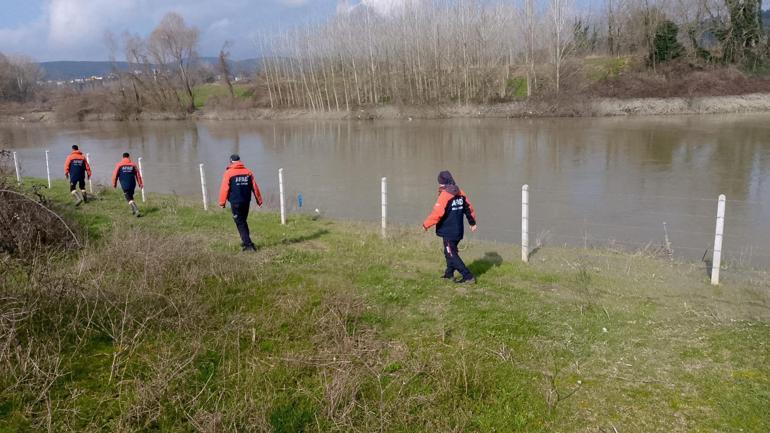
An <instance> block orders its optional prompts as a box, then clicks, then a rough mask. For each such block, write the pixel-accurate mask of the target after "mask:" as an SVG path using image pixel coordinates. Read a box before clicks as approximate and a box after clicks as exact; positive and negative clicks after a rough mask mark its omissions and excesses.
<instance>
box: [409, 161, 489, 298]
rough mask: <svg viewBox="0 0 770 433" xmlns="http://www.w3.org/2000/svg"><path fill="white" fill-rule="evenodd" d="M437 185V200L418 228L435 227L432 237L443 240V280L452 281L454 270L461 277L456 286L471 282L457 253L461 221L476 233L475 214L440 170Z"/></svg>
mask: <svg viewBox="0 0 770 433" xmlns="http://www.w3.org/2000/svg"><path fill="white" fill-rule="evenodd" d="M438 183H439V189H438V200H437V201H436V204H435V206H433V211H432V212H431V213H430V215H429V216H428V218H427V219H426V220H425V222H424V223H423V224H422V228H423V229H425V231H427V230H428V229H429V228H431V227H433V226H436V235H437V236H440V237H441V238H442V239H443V241H444V257H445V258H446V270H445V271H444V276H443V278H446V279H452V278H454V273H455V271H457V272H459V273H460V275H461V276H462V278H461V279H460V280H457V281H456V282H457V283H459V284H466V283H475V282H476V278H475V277H474V276H473V274H472V273H471V271H470V270H469V269H468V267H467V266H465V263H464V262H463V260H462V259H461V258H460V255H459V254H458V245H459V243H460V241H461V240H462V239H463V236H464V234H465V226H464V223H465V221H463V218H467V219H468V224H470V226H471V230H472V231H474V232H475V231H476V228H477V225H476V212H475V211H474V210H473V205H471V202H470V201H469V200H468V196H467V195H466V194H465V192H463V190H461V189H460V188H459V187H458V186H457V185H456V184H455V180H454V178H453V177H452V174H451V173H450V172H448V171H442V172H441V173H439V175H438Z"/></svg>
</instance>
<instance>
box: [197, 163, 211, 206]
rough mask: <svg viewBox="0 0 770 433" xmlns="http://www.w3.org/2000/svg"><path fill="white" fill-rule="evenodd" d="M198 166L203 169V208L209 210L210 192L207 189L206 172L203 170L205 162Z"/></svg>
mask: <svg viewBox="0 0 770 433" xmlns="http://www.w3.org/2000/svg"><path fill="white" fill-rule="evenodd" d="M198 168H199V169H200V171H201V193H202V194H203V210H209V193H208V191H207V190H206V173H205V171H203V164H200V165H199V166H198Z"/></svg>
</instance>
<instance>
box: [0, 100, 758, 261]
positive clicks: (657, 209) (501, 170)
mask: <svg viewBox="0 0 770 433" xmlns="http://www.w3.org/2000/svg"><path fill="white" fill-rule="evenodd" d="M0 140H1V141H0V142H1V143H2V146H0V147H3V148H10V149H14V150H16V151H17V152H18V156H19V160H20V164H21V166H22V171H23V174H24V175H25V176H37V177H45V154H44V152H43V151H44V150H45V149H48V150H50V157H51V165H52V169H53V174H54V176H55V177H56V178H61V177H62V164H63V162H64V159H65V158H66V156H67V153H68V152H69V148H70V146H71V145H72V144H78V145H80V147H81V149H82V150H83V151H84V152H88V153H90V155H91V159H92V165H93V167H94V178H95V180H97V181H99V182H103V183H107V182H109V179H110V176H111V172H112V168H113V167H114V164H115V162H117V161H118V160H119V159H120V155H121V153H122V152H124V151H128V152H130V153H131V154H132V156H133V157H134V159H136V157H139V156H142V157H143V164H144V177H145V180H146V183H147V190H148V191H150V192H160V193H174V194H178V195H182V196H190V197H196V196H198V197H199V196H200V180H199V174H198V164H199V163H204V164H205V167H206V175H207V179H208V185H209V186H208V190H209V196H210V197H211V201H212V202H213V201H215V199H216V198H215V195H216V192H217V190H218V187H219V180H220V178H221V173H222V171H223V169H224V167H225V166H226V164H227V161H228V157H229V155H230V154H231V153H239V154H240V155H241V158H242V160H243V162H244V163H245V164H246V165H247V166H248V167H250V168H252V169H253V170H254V172H255V174H256V178H257V181H258V182H259V183H260V185H261V186H262V187H263V189H264V192H265V194H266V196H268V197H269V203H270V205H271V207H272V206H275V204H276V203H277V199H276V195H277V183H278V174H277V173H278V169H279V168H284V173H285V179H286V190H287V195H288V201H289V203H290V209H291V211H295V212H296V211H302V212H308V211H313V210H314V209H316V208H317V209H319V211H320V212H321V213H322V214H323V215H325V216H328V217H332V218H339V219H350V220H364V221H376V220H378V219H379V217H380V178H381V177H387V178H388V183H389V202H390V208H389V214H390V219H391V221H392V222H393V223H396V224H405V225H411V226H414V227H415V230H417V229H418V228H419V227H420V223H421V222H422V219H423V218H424V217H425V216H426V215H427V213H428V212H429V211H430V209H431V207H432V205H433V201H434V199H435V194H436V186H437V185H436V175H437V173H438V171H440V170H443V169H448V170H450V171H452V173H453V174H454V175H455V178H456V179H457V183H458V184H459V185H460V186H461V187H462V188H463V189H464V190H465V191H466V193H467V194H468V196H469V198H470V200H471V201H472V203H473V204H474V206H475V207H476V209H477V212H478V218H479V227H480V230H479V232H478V233H477V234H475V235H473V236H478V237H479V238H483V239H487V240H495V241H500V242H512V243H518V242H519V241H520V227H521V187H522V185H523V184H529V185H530V188H531V193H530V196H531V197H530V200H531V205H530V209H531V210H530V218H531V223H530V226H531V228H530V230H531V234H530V237H531V239H532V241H531V243H532V244H535V242H536V241H538V242H541V243H543V244H545V245H546V246H547V245H561V244H570V245H578V246H618V247H623V248H628V249H640V248H645V246H646V245H648V244H652V245H661V244H663V243H664V240H665V232H664V222H665V223H666V229H667V232H668V238H669V241H670V243H671V246H672V248H673V250H674V253H675V254H676V255H677V256H679V257H683V258H686V259H688V260H695V261H698V260H701V258H702V257H703V256H704V253H705V252H706V249H707V248H709V247H711V245H713V240H714V227H715V217H716V210H717V199H718V196H719V195H720V194H725V195H726V196H727V212H726V215H727V216H726V223H725V224H726V228H725V241H724V242H725V246H724V249H725V259H726V260H728V261H733V262H735V263H738V264H746V265H749V264H750V265H753V266H759V267H767V266H768V265H770V178H769V177H768V176H769V174H770V114H742V115H709V116H669V117H623V118H579V119H536V120H521V119H518V120H504V119H484V120H473V119H467V120H456V119H454V120H430V121H427V120H425V121H423V120H415V121H406V120H404V121H373V122H355V121H351V122H337V121H335V122H314V121H306V120H305V121H279V122H269V121H221V122H213V121H211V122H192V121H190V122H183V121H179V122H175V121H165V122H145V123H118V122H115V123H111V122H93V123H82V124H0ZM298 194H302V196H303V199H304V205H303V207H302V209H298V205H297V195H298ZM257 230H258V229H257ZM708 256H710V252H709V254H708Z"/></svg>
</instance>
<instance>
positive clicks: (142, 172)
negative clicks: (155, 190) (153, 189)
mask: <svg viewBox="0 0 770 433" xmlns="http://www.w3.org/2000/svg"><path fill="white" fill-rule="evenodd" d="M137 162H138V163H139V177H141V178H142V203H144V202H146V201H147V199H146V198H145V196H144V171H143V170H142V157H141V156H140V157H139V159H138V160H137Z"/></svg>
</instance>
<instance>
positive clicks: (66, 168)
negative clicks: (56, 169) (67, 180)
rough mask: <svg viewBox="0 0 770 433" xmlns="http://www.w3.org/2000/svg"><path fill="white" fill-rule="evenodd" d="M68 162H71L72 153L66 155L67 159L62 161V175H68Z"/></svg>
mask: <svg viewBox="0 0 770 433" xmlns="http://www.w3.org/2000/svg"><path fill="white" fill-rule="evenodd" d="M70 162H72V155H67V159H66V160H65V161H64V177H67V176H69V175H70Z"/></svg>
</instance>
